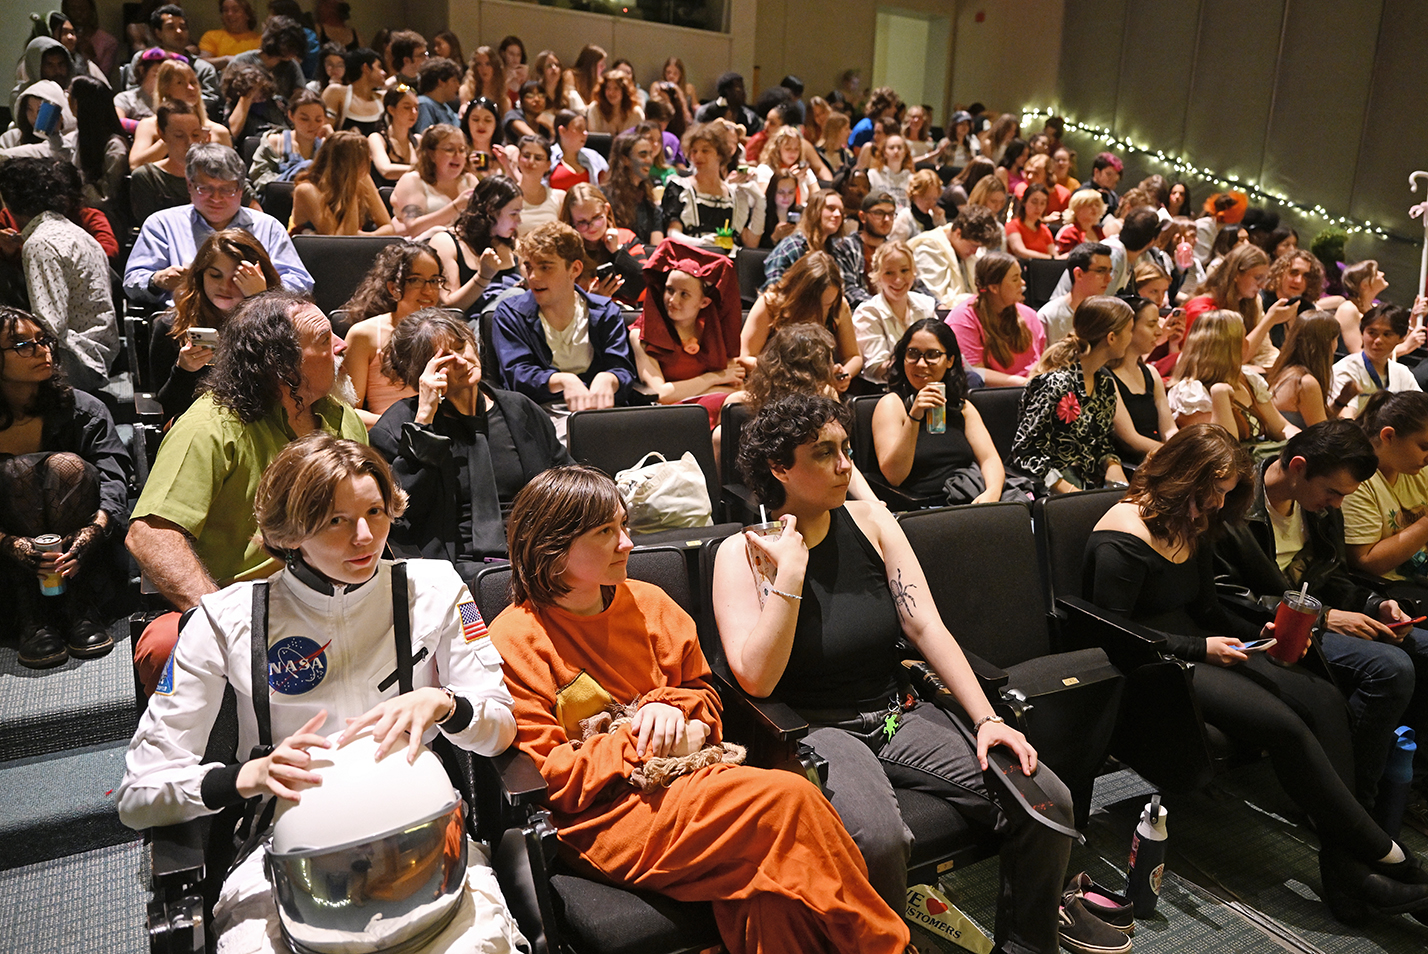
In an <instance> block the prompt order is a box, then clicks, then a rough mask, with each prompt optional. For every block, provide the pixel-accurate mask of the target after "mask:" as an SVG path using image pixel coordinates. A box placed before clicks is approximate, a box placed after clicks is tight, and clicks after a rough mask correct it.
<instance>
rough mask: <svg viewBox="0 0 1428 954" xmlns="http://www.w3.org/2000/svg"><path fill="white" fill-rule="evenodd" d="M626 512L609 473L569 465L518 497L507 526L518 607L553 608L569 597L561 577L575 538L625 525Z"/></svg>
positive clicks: (543, 477) (546, 475)
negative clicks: (614, 523) (616, 521)
mask: <svg viewBox="0 0 1428 954" xmlns="http://www.w3.org/2000/svg"><path fill="white" fill-rule="evenodd" d="M624 511H625V501H624V500H623V499H621V497H620V491H619V490H618V489H616V487H615V482H614V481H613V480H611V479H610V477H609V475H607V474H606V473H605V472H604V471H601V470H598V469H596V468H594V467H589V466H586V465H584V464H568V465H566V466H563V467H552V468H550V469H549V470H547V471H544V472H542V473H540V474H538V475H537V476H536V478H535V479H534V480H532V481H531V482H530V483H528V484H526V486H525V487H524V488H522V489H521V492H520V493H518V494H516V499H515V502H514V503H513V504H512V506H511V516H510V519H509V520H508V521H507V522H506V549H507V551H508V552H509V553H510V555H511V602H512V604H515V605H519V604H521V603H530V604H533V605H534V606H552V605H554V604H555V603H556V601H557V600H559V599H560V598H561V597H562V596H565V595H566V594H567V593H569V592H570V587H569V586H567V585H566V584H565V581H564V580H562V579H561V577H562V576H563V575H564V574H565V561H566V558H567V557H568V556H569V554H570V546H571V544H572V543H574V542H575V538H576V537H578V536H580V535H581V534H584V533H589V532H590V531H591V530H594V529H595V528H596V527H602V526H604V525H605V524H607V523H609V522H610V521H611V520H613V519H623V517H624Z"/></svg>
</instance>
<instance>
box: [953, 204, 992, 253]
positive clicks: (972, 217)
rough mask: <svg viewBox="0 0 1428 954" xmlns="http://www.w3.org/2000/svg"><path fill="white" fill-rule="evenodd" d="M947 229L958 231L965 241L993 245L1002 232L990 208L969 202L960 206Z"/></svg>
mask: <svg viewBox="0 0 1428 954" xmlns="http://www.w3.org/2000/svg"><path fill="white" fill-rule="evenodd" d="M947 231H949V232H960V233H961V235H962V237H963V238H964V239H966V240H967V241H969V242H976V243H977V244H978V245H982V246H991V245H995V244H996V242H997V236H999V235H1001V234H1002V228H1001V226H1000V225H998V224H997V217H996V216H995V215H993V214H992V210H991V209H989V208H987V207H985V206H981V205H972V204H971V203H970V202H969V203H968V204H966V205H963V206H962V210H961V211H960V212H958V213H957V218H955V219H953V220H952V224H951V225H950V226H948V228H947Z"/></svg>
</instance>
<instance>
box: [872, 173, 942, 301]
mask: <svg viewBox="0 0 1428 954" xmlns="http://www.w3.org/2000/svg"><path fill="white" fill-rule="evenodd" d="M925 171H926V172H927V173H928V174H929V175H931V176H932V177H933V178H934V179H935V178H936V177H937V173H935V172H932V170H930V169H928V170H925ZM894 255H901V256H902V257H903V258H905V259H907V264H908V265H910V266H912V267H913V268H914V270H915V269H916V265H915V264H914V262H913V258H912V248H911V247H910V246H909V245H908V244H907V243H906V242H904V241H902V240H901V239H898V240H897V241H887V242H884V243H883V244H881V245H879V246H878V249H877V251H875V252H874V253H873V267H872V270H871V271H870V272H868V279H869V281H871V282H872V283H873V284H874V285H879V286H880V285H881V283H880V282H879V281H878V279H879V277H880V276H881V275H882V273H883V263H885V262H886V261H887V260H888V259H890V258H892V257H893V256H894Z"/></svg>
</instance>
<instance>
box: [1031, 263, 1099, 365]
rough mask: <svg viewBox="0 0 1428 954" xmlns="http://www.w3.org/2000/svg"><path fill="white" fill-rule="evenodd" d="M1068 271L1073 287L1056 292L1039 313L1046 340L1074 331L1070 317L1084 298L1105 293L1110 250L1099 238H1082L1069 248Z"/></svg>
mask: <svg viewBox="0 0 1428 954" xmlns="http://www.w3.org/2000/svg"><path fill="white" fill-rule="evenodd" d="M1066 273H1067V274H1068V275H1070V276H1071V290H1070V291H1068V292H1066V293H1065V294H1064V295H1056V296H1054V297H1053V298H1052V299H1051V300H1050V301H1048V302H1047V303H1046V304H1044V305H1042V306H1041V310H1040V311H1038V312H1037V313H1036V317H1037V318H1039V319H1041V325H1042V327H1043V328H1045V329H1046V343H1047V344H1055V343H1056V342H1058V341H1060V340H1061V339H1062V338H1064V337H1066V336H1067V335H1069V334H1070V333H1071V319H1072V317H1073V316H1074V315H1075V314H1076V309H1077V307H1079V306H1080V304H1081V302H1083V301H1085V300H1086V299H1087V298H1090V297H1092V296H1093V295H1104V294H1105V293H1106V290H1107V289H1108V288H1109V287H1110V284H1111V250H1110V249H1109V248H1107V247H1106V246H1105V245H1103V244H1102V243H1100V242H1082V243H1081V244H1080V245H1076V246H1073V247H1072V248H1071V249H1069V250H1068V251H1067V252H1066Z"/></svg>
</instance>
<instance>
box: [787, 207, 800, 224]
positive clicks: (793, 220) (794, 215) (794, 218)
mask: <svg viewBox="0 0 1428 954" xmlns="http://www.w3.org/2000/svg"><path fill="white" fill-rule="evenodd" d="M801 218H803V213H802V212H801V211H799V210H798V209H789V210H788V216H787V222H788V224H789V225H795V224H797V222H798V220H799V219H801Z"/></svg>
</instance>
